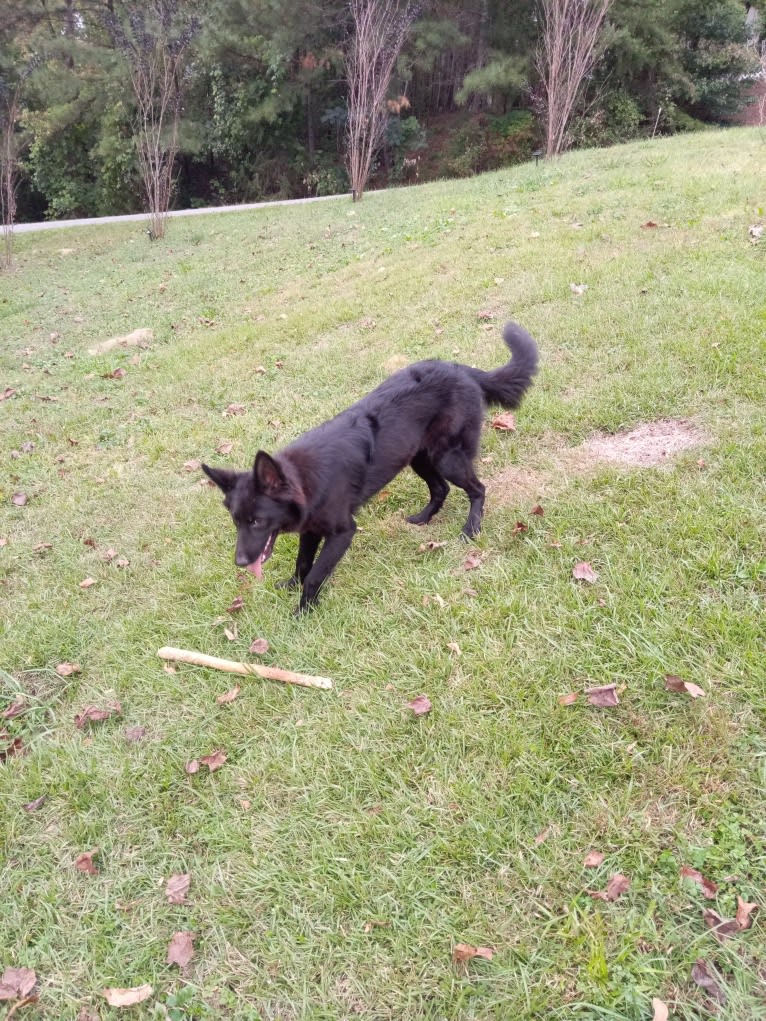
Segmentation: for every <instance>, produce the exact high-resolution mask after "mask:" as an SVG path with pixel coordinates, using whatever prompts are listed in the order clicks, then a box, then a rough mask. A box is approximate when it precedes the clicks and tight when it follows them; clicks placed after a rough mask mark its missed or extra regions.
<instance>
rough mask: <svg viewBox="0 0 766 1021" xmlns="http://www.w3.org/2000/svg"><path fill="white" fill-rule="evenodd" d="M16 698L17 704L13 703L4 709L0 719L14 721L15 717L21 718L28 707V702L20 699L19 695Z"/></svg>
mask: <svg viewBox="0 0 766 1021" xmlns="http://www.w3.org/2000/svg"><path fill="white" fill-rule="evenodd" d="M16 698H17V701H16V702H11V704H10V705H9V706H8V707H7V708H5V709H3V711H2V713H0V717H2V719H4V720H12V719H13V717H14V716H19V715H20V714H21V713H23V712H24V710H25V709H26V707H27V704H26V702H24V701H22V700H21V699H19V696H18V695H17V696H16Z"/></svg>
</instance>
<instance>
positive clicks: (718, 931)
mask: <svg viewBox="0 0 766 1021" xmlns="http://www.w3.org/2000/svg"><path fill="white" fill-rule="evenodd" d="M702 917H703V919H704V921H705V925H707V927H708V928H709V929H712V930H713V935H714V936H715V938H716V939H717V940H718V942H719V943H723V941H724V940H725V939H726V938H727V937H728V936H731V935H732V934H733V933H735V932H739V931H740V927H739V925H738V924H737V920H736V919H735V918H721V916H720V915H719V914H718V912H717V911H713V909H712V908H705V910H704V911H703V912H702Z"/></svg>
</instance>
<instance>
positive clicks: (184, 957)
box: [167, 932, 194, 968]
mask: <svg viewBox="0 0 766 1021" xmlns="http://www.w3.org/2000/svg"><path fill="white" fill-rule="evenodd" d="M193 956H194V933H193V932H176V933H174V934H173V938H172V939H171V941H170V945H169V946H168V956H167V963H168V964H177V965H178V967H179V968H187V967H188V966H189V964H190V963H191V959H192V957H193Z"/></svg>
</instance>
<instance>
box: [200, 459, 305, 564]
mask: <svg viewBox="0 0 766 1021" xmlns="http://www.w3.org/2000/svg"><path fill="white" fill-rule="evenodd" d="M202 470H203V471H204V472H205V474H206V475H207V477H208V478H209V479H211V481H213V482H214V483H215V484H216V485H217V486H218V488H219V489H220V490H221V491H222V493H223V494H224V499H223V505H224V507H226V508H227V510H228V511H229V513H230V514H231V516H232V520H233V521H234V524H235V525H236V528H237V547H236V551H235V554H234V561H235V563H236V564H237V566H238V567H246V568H247V569H248V571H250V572H251V573H252V574H254V575H255V576H256V577H257V578H262V577H263V565H264V564H265V563H266V561H267V560H268V559H269V557H270V556H271V554H272V551H273V549H274V541H275V539H276V538H277V536H278V535H279V533H280V532H290V531H293V530H294V529H295V527H296V526H297V525H298V522H299V520H300V511H299V508H298V506H297V503H296V494H295V493H294V492H293V487H292V486H291V485H290V482H289V481H288V478H287V476H286V474H285V471H284V469H283V468H282V466H281V465H280V464H279V462H278V461H277V460H276V459H275V458H273V457H271V456H270V455H269V454H267V453H266V452H265V451H263V450H259V451H258V453H257V454H256V457H255V464H254V465H253V470H252V471H249V472H238V471H231V470H230V469H228V468H210V467H209V466H208V465H206V464H203V465H202Z"/></svg>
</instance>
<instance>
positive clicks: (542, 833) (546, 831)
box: [535, 826, 553, 847]
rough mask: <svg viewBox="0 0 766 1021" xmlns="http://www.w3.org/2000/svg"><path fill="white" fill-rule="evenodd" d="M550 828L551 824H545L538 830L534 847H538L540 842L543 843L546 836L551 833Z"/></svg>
mask: <svg viewBox="0 0 766 1021" xmlns="http://www.w3.org/2000/svg"><path fill="white" fill-rule="evenodd" d="M552 829H553V827H552V826H546V827H545V829H544V830H540V832H539V833H538V834H537V836H536V837H535V847H539V846H540V844H542V843H544V842H545V841H546V840H547V839H548V837H549V836H550V835H551V832H552Z"/></svg>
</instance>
